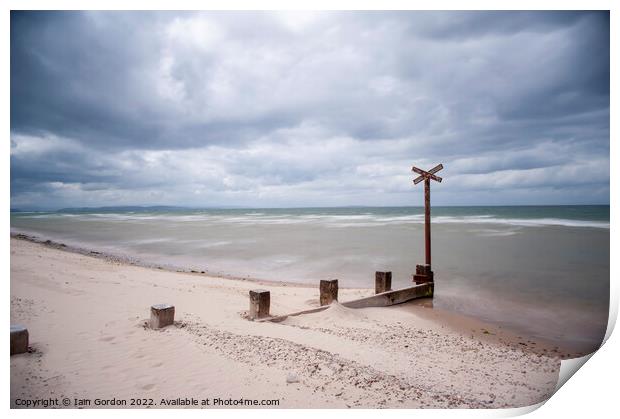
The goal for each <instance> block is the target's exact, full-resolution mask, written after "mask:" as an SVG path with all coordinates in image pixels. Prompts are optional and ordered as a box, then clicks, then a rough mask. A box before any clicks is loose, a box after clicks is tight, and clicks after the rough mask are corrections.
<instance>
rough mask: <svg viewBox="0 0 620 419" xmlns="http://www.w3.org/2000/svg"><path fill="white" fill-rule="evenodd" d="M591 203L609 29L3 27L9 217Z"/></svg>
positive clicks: (503, 24) (245, 19)
mask: <svg viewBox="0 0 620 419" xmlns="http://www.w3.org/2000/svg"><path fill="white" fill-rule="evenodd" d="M437 163H443V164H444V167H445V169H444V170H443V171H442V172H440V173H439V175H441V176H443V178H444V181H443V183H441V184H437V183H434V184H433V186H432V188H433V189H432V197H433V198H432V199H433V204H434V205H494V204H508V205H510V204H588V203H609V14H608V13H607V12H595V13H575V12H534V13H529V12H528V13H525V12H493V13H486V12H460V13H452V12H394V13H391V12H390V13H382V12H364V13H358V12H338V13H336V12H321V13H301V12H298V13H271V12H269V13H267V12H265V13H257V12H231V13H217V12H208V13H195V12H179V13H177V12H158V13H155V12H133V13H130V12H123V13H117V12H84V13H76V12H72V13H61V12H12V13H11V206H12V207H13V208H58V207H67V206H101V205H157V204H161V205H182V206H214V205H215V206H221V205H235V206H238V205H241V206H254V207H276V206H334V205H336V206H338V205H420V204H421V202H422V184H419V185H417V186H413V183H412V181H411V180H412V179H413V178H414V176H413V174H412V173H411V166H412V165H416V166H420V167H422V168H426V169H430V168H431V167H433V166H434V165H435V164H437Z"/></svg>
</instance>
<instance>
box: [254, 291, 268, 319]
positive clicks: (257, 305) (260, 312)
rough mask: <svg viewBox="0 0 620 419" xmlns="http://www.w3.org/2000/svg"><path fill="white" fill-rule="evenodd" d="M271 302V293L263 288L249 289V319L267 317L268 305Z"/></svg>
mask: <svg viewBox="0 0 620 419" xmlns="http://www.w3.org/2000/svg"><path fill="white" fill-rule="evenodd" d="M270 304H271V294H270V293H269V291H265V290H251V291H250V312H249V317H250V319H251V320H254V319H260V318H263V317H269V305H270Z"/></svg>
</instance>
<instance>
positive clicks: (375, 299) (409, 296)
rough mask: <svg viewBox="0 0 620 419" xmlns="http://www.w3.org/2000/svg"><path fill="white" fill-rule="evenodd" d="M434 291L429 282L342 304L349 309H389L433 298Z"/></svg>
mask: <svg viewBox="0 0 620 419" xmlns="http://www.w3.org/2000/svg"><path fill="white" fill-rule="evenodd" d="M433 289H434V284H433V283H432V282H427V283H425V284H419V285H414V286H413V287H407V288H401V289H399V290H394V291H387V292H382V293H381V294H376V295H372V296H370V297H366V298H360V299H359V300H353V301H347V302H346V303H342V305H343V306H345V307H348V308H365V307H387V306H391V305H394V304H401V303H405V302H407V301H411V300H415V299H416V298H426V297H432V296H433Z"/></svg>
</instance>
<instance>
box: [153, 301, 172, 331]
mask: <svg viewBox="0 0 620 419" xmlns="http://www.w3.org/2000/svg"><path fill="white" fill-rule="evenodd" d="M173 323H174V306H173V305H170V304H154V305H152V306H151V328H152V329H161V328H162V327H166V326H170V325H171V324H173Z"/></svg>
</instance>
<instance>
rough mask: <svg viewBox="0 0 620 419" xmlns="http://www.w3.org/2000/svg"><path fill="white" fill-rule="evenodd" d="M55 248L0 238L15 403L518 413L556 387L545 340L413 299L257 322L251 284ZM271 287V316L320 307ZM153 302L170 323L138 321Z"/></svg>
mask: <svg viewBox="0 0 620 419" xmlns="http://www.w3.org/2000/svg"><path fill="white" fill-rule="evenodd" d="M64 250H65V248H63V247H61V248H60V249H57V248H54V247H51V246H49V245H45V244H44V243H43V244H42V243H35V242H33V241H28V240H24V239H20V238H16V237H14V238H11V322H12V323H14V322H16V323H22V324H24V325H26V326H27V327H28V329H29V332H30V336H31V346H32V353H29V354H22V355H17V356H13V357H11V403H12V405H13V407H17V406H15V400H16V399H17V398H20V397H22V398H23V397H30V398H35V397H42V398H45V397H52V396H58V395H64V396H67V395H69V396H70V397H78V396H79V397H84V398H94V397H110V398H112V397H117V398H128V397H137V396H140V397H142V396H144V397H153V398H155V399H156V398H158V397H164V396H165V397H170V396H171V395H176V396H178V397H183V396H187V397H190V396H192V395H196V396H200V395H203V396H204V395H206V394H209V395H220V396H230V397H233V398H235V397H246V398H255V399H274V398H278V397H279V398H280V399H281V402H282V404H281V405H280V407H335V408H346V407H392V408H417V407H477V408H492V407H517V406H524V405H529V404H534V403H537V402H539V401H541V400H544V399H546V398H548V397H549V396H550V394H551V393H552V392H553V390H554V388H555V383H556V382H557V377H558V373H559V364H560V359H561V356H560V355H561V354H559V353H556V352H553V350H552V348H546V347H545V346H544V345H542V344H540V343H537V342H531V341H529V342H528V341H527V340H524V339H518V338H517V337H516V336H515V335H513V334H511V333H510V332H509V331H506V330H504V329H501V328H498V327H494V326H492V325H487V324H484V323H482V322H480V321H477V320H475V319H469V318H465V317H463V316H458V315H454V314H450V313H445V312H443V311H440V310H436V309H429V308H428V307H425V304H424V300H419V301H421V302H422V303H421V304H411V303H405V304H401V305H397V306H391V307H386V308H365V309H347V308H344V307H343V306H341V305H339V304H334V305H332V306H330V307H329V308H328V309H327V310H325V311H323V312H321V313H316V314H310V315H304V316H299V317H295V318H289V319H287V320H285V321H283V322H281V323H277V324H276V323H269V322H263V323H258V322H251V321H248V320H246V319H245V318H244V316H245V312H246V310H247V304H248V290H250V289H252V288H253V287H255V284H256V283H255V282H251V281H240V280H231V279H224V278H216V277H208V276H203V275H195V274H191V273H178V272H168V271H161V270H158V269H146V268H143V267H139V266H131V265H126V264H122V263H119V262H118V261H109V260H103V259H101V258H97V257H91V256H89V255H82V254H77V253H73V252H69V251H64ZM270 291H271V294H272V313H273V314H286V313H289V312H292V311H295V310H298V309H300V308H304V307H316V306H318V289H316V287H304V286H297V287H288V286H286V284H272V285H270ZM341 292H342V301H347V300H350V299H354V298H359V297H360V296H365V295H371V294H372V293H373V290H371V289H342V290H341ZM161 302H169V303H173V304H174V305H175V306H176V310H177V314H176V318H175V320H176V321H175V325H174V326H169V327H167V328H165V329H162V330H160V331H153V330H151V329H148V328H145V327H144V322H145V321H146V317H147V315H148V307H149V305H151V304H154V303H161ZM190 360H191V362H187V361H190ZM289 374H293V375H294V377H296V378H297V379H296V380H293V381H294V382H293V383H288V382H287V378H288V376H289ZM258 383H259V384H258ZM309 395H312V397H311V398H310V399H309V398H308V396H309ZM276 396H278V397H276Z"/></svg>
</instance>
